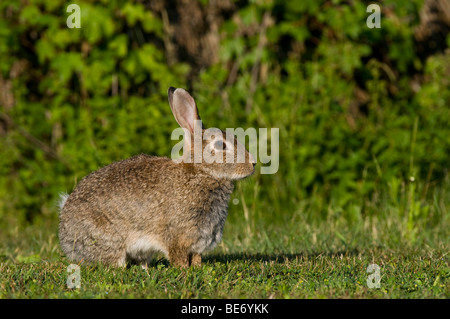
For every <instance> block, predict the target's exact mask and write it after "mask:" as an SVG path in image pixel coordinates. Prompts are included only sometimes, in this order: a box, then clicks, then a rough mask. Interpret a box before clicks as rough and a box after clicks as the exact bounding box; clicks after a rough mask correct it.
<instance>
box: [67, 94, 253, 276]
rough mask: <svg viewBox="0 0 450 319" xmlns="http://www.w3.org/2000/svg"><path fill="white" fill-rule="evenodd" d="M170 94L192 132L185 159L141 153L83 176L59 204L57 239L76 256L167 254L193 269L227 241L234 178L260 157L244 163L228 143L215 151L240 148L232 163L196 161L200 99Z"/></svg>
mask: <svg viewBox="0 0 450 319" xmlns="http://www.w3.org/2000/svg"><path fill="white" fill-rule="evenodd" d="M168 95H169V104H170V106H171V109H172V112H173V114H174V117H175V119H176V120H177V122H178V123H179V124H180V126H181V127H183V128H184V129H185V130H187V131H188V132H189V133H191V139H189V138H185V139H184V143H185V147H187V148H190V149H191V154H190V155H189V154H187V155H186V154H183V160H184V161H182V162H176V161H173V160H172V159H170V158H166V157H156V156H149V155H143V154H142V155H138V156H135V157H132V158H129V159H126V160H123V161H120V162H116V163H113V164H110V165H108V166H106V167H103V168H100V169H99V170H97V171H95V172H93V173H91V174H89V175H87V176H86V177H85V178H83V179H82V180H81V181H80V183H79V184H78V185H77V187H76V188H75V190H74V191H73V192H72V193H71V194H70V195H69V196H68V197H67V195H66V196H65V197H63V198H62V200H61V203H60V205H61V212H60V228H59V239H60V243H61V247H62V250H63V251H64V253H65V254H66V256H67V258H68V259H70V260H71V261H74V262H88V263H89V262H97V261H100V262H103V263H106V264H110V265H113V266H124V265H126V263H127V262H130V261H131V262H136V263H140V264H142V265H146V264H147V263H148V262H149V261H150V260H151V258H152V256H153V254H154V253H155V252H162V253H164V255H165V256H166V257H167V258H168V259H169V261H170V262H171V263H172V264H173V265H176V266H181V267H187V266H189V265H200V264H201V254H202V253H203V252H204V251H205V250H209V249H212V248H213V247H214V246H216V245H217V244H218V243H219V242H220V241H221V238H222V232H223V227H224V223H225V219H226V217H227V209H228V201H229V199H230V195H231V193H232V191H233V187H234V181H235V180H238V179H241V178H245V177H247V176H249V175H251V174H253V172H254V165H255V160H254V158H253V157H252V155H251V154H250V153H248V152H247V151H246V150H245V162H244V163H237V162H236V152H237V151H236V150H237V147H234V148H231V150H230V147H229V146H230V145H229V144H230V143H228V144H226V145H228V150H227V149H226V145H225V146H224V147H223V150H222V149H220V150H218V149H213V151H212V152H213V153H214V152H223V155H224V156H225V154H226V152H234V154H233V155H234V159H235V161H234V163H225V160H224V163H222V164H221V163H210V164H208V163H206V162H205V161H203V162H202V163H196V162H194V161H193V160H192V159H193V154H194V143H193V142H194V137H193V132H194V127H195V125H196V124H195V123H196V122H195V120H199V119H200V117H199V116H198V111H197V107H196V104H195V102H194V99H193V98H192V97H191V96H190V95H189V93H187V92H186V91H185V90H184V89H175V88H172V87H171V88H169V90H168ZM204 131H205V130H204V129H202V132H204ZM219 132H220V133H218V134H216V135H220V134H222V136H213V137H211V138H210V139H208V140H202V150H203V149H204V148H205V147H207V146H208V145H209V147H210V145H211V144H210V142H211V140H212V139H213V138H214V140H213V141H212V142H214V141H216V140H217V139H223V140H225V133H224V132H222V131H219ZM233 138H234V146H237V145H239V142H238V141H237V140H236V138H235V137H233ZM223 143H225V141H224V142H223ZM241 146H242V145H241ZM186 153H187V152H186ZM187 156H191V157H190V159H191V161H190V163H189V162H188V161H187V160H188V159H189V158H187ZM202 156H203V153H202Z"/></svg>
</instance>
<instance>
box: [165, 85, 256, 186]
mask: <svg viewBox="0 0 450 319" xmlns="http://www.w3.org/2000/svg"><path fill="white" fill-rule="evenodd" d="M168 96H169V104H170V108H171V109H172V113H173V115H174V117H175V119H176V121H177V122H178V124H179V125H180V126H181V127H182V128H183V129H184V131H185V137H184V146H183V150H184V151H183V157H182V159H181V160H182V162H184V163H192V165H195V167H196V168H198V169H201V170H203V171H205V172H206V173H208V174H210V175H211V176H213V177H215V178H221V179H222V178H223V179H228V180H239V179H242V178H245V177H247V176H250V175H252V174H253V172H254V170H255V165H256V161H255V159H254V157H253V156H252V154H250V153H249V152H248V151H247V150H246V149H245V146H244V145H243V144H241V143H240V142H239V141H238V140H237V138H236V137H235V136H234V135H232V134H227V133H226V132H224V131H222V130H219V129H217V128H210V129H206V128H205V127H204V126H203V124H202V122H201V119H200V116H199V115H198V110H197V105H196V104H195V101H194V99H193V98H192V96H191V95H190V94H189V93H188V92H187V91H186V90H184V89H181V88H178V89H176V88H173V87H170V88H169V90H168Z"/></svg>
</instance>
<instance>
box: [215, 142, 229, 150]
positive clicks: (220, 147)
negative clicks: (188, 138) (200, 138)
mask: <svg viewBox="0 0 450 319" xmlns="http://www.w3.org/2000/svg"><path fill="white" fill-rule="evenodd" d="M214 148H215V149H216V150H226V149H227V144H226V143H224V142H223V141H222V140H218V141H216V142H214Z"/></svg>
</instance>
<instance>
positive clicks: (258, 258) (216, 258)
mask: <svg viewBox="0 0 450 319" xmlns="http://www.w3.org/2000/svg"><path fill="white" fill-rule="evenodd" d="M360 253H361V252H360V251H359V250H356V249H354V250H343V251H336V252H320V253H319V252H317V253H314V252H313V253H287V254H283V253H279V254H260V253H256V254H249V253H232V254H220V255H219V254H217V255H215V254H214V255H206V256H204V257H202V260H203V261H204V262H210V263H215V262H220V263H227V262H232V261H251V262H275V263H284V262H286V261H288V262H289V261H294V260H301V259H304V258H306V259H311V258H318V257H322V256H324V257H329V258H341V256H347V257H348V256H357V255H359V254H360Z"/></svg>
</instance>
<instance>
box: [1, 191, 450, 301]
mask: <svg viewBox="0 0 450 319" xmlns="http://www.w3.org/2000/svg"><path fill="white" fill-rule="evenodd" d="M250 185H251V183H242V184H241V185H240V186H238V187H237V189H236V191H235V193H234V194H233V198H232V199H239V203H238V204H236V205H235V204H230V213H229V218H228V220H227V223H226V226H225V232H224V238H223V242H222V243H221V244H220V245H219V246H218V247H217V248H216V249H215V250H214V251H212V252H210V253H209V254H207V255H206V256H204V263H203V265H202V266H201V267H200V268H190V269H178V268H175V267H172V266H170V265H169V264H168V262H167V261H166V260H164V259H163V258H161V259H159V260H157V261H155V263H154V264H153V265H152V266H151V267H149V268H148V269H146V270H144V269H141V268H140V267H139V266H131V267H128V268H123V269H114V268H109V267H105V266H103V265H100V264H99V265H95V266H86V265H81V288H80V289H69V288H67V286H66V280H67V276H68V273H67V271H66V270H67V266H68V265H69V264H70V262H69V261H68V260H67V259H66V258H65V257H64V256H63V255H62V252H61V250H60V248H59V243H58V238H57V235H56V234H57V227H58V224H57V218H56V215H52V216H47V217H45V218H42V219H39V220H36V221H34V223H32V224H30V225H28V226H18V225H16V226H14V223H13V220H12V219H11V220H6V219H4V220H3V221H2V227H1V234H0V298H449V296H450V289H449V278H450V267H449V255H448V253H449V245H448V244H449V218H448V208H449V200H448V198H449V197H448V188H437V189H434V190H433V191H431V192H430V194H429V195H430V196H429V197H428V199H426V198H424V199H420V200H419V199H417V200H416V199H415V197H414V198H413V197H411V192H410V189H408V187H405V188H404V190H403V191H399V193H398V194H397V196H398V197H397V199H396V200H395V201H393V200H392V198H390V196H391V195H390V194H389V192H387V193H386V194H383V193H381V194H378V195H379V196H375V197H374V198H373V199H372V200H367V201H366V202H365V205H364V208H363V209H362V208H357V207H356V206H352V205H350V206H349V208H347V209H342V208H340V207H335V206H333V205H332V204H329V205H328V206H327V207H326V212H327V213H326V214H325V213H323V212H318V211H317V210H318V206H316V205H315V204H312V203H313V202H315V201H317V200H318V199H314V198H313V199H310V200H309V201H308V202H303V203H302V202H299V203H297V204H296V205H295V206H296V207H297V209H286V210H285V211H283V212H279V213H274V212H271V210H270V209H269V207H268V206H267V202H265V204H264V203H258V202H252V201H251V198H252V194H251V192H253V188H252V189H249V187H250ZM244 199H245V200H244ZM235 202H236V201H235ZM286 206H288V205H287V204H286ZM355 207H356V208H355ZM55 214H56V213H55ZM319 216H321V217H319ZM370 264H377V265H379V267H380V275H381V280H380V288H379V289H377V288H369V287H368V285H367V279H368V276H369V275H370V273H368V272H367V267H368V266H369V265H370Z"/></svg>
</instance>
